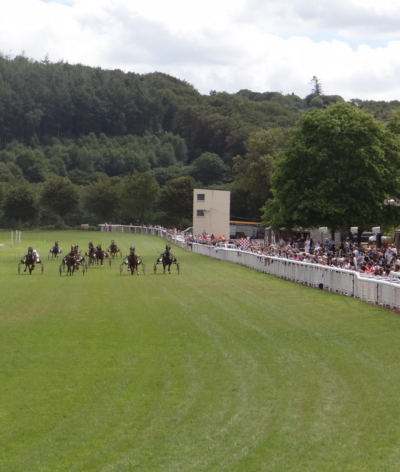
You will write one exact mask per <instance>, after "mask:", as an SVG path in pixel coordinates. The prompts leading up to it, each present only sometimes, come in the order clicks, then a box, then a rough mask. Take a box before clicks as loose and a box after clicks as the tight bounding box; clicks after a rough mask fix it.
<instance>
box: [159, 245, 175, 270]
mask: <svg viewBox="0 0 400 472" xmlns="http://www.w3.org/2000/svg"><path fill="white" fill-rule="evenodd" d="M161 258H162V265H163V268H164V274H165V269H166V267H168V273H169V274H170V273H171V264H172V263H173V262H174V259H175V257H174V255H173V254H172V252H171V246H170V245H169V244H167V245H166V246H165V252H163V253H162V254H161Z"/></svg>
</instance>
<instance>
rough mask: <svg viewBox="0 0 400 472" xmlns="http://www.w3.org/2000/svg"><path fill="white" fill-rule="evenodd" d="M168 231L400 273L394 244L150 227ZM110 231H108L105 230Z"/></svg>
mask: <svg viewBox="0 0 400 472" xmlns="http://www.w3.org/2000/svg"><path fill="white" fill-rule="evenodd" d="M107 226H108V228H107V227H106V224H104V227H105V228H104V229H105V230H106V231H107V229H108V230H109V231H110V230H111V228H112V226H111V224H108V225H107ZM149 227H150V228H154V229H158V230H163V231H166V232H167V233H168V234H169V235H171V236H172V237H175V238H177V239H179V240H181V241H184V242H186V243H189V244H190V243H198V244H205V245H207V246H213V247H215V248H216V249H218V248H226V249H231V250H232V249H233V250H236V251H238V253H239V251H246V252H251V253H255V254H257V255H259V256H270V257H277V258H281V259H287V260H291V261H299V262H306V263H309V264H320V265H324V266H329V267H337V268H339V269H346V270H353V271H358V272H360V273H363V274H365V275H369V276H375V277H382V276H383V277H385V276H388V275H389V274H390V272H392V271H393V272H400V253H399V254H397V251H396V247H395V245H394V244H387V245H384V246H382V247H380V248H377V247H376V245H375V244H361V245H358V244H357V243H354V242H353V241H351V240H350V239H349V238H347V239H345V240H344V241H341V242H340V243H338V244H337V243H336V244H335V242H334V241H332V240H331V239H329V238H326V239H325V240H324V242H323V244H321V243H319V242H314V241H313V240H312V238H311V237H310V236H307V237H306V238H305V239H296V238H291V237H289V238H287V239H286V240H285V239H284V238H279V239H278V240H277V241H275V242H274V243H272V244H265V242H264V241H263V240H255V239H250V238H249V237H247V238H240V239H231V238H226V237H225V236H224V235H223V236H214V235H213V234H208V233H206V232H203V233H202V234H197V235H194V234H192V233H191V232H188V231H185V232H183V231H182V232H181V231H179V230H177V229H176V228H171V229H167V228H164V227H162V226H159V225H156V226H147V228H149ZM106 228H107V229H106Z"/></svg>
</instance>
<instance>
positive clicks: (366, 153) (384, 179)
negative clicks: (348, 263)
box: [264, 103, 399, 231]
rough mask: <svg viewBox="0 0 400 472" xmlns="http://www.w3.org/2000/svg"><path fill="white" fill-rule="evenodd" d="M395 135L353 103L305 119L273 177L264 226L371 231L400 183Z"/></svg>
mask: <svg viewBox="0 0 400 472" xmlns="http://www.w3.org/2000/svg"><path fill="white" fill-rule="evenodd" d="M398 166H399V146H398V143H397V141H396V139H395V137H394V135H393V134H392V133H390V132H389V131H386V130H385V129H384V128H383V126H382V125H381V124H380V123H379V122H378V121H376V120H375V119H374V118H373V117H372V116H370V115H368V114H367V113H365V112H363V111H361V110H358V109H357V108H354V107H352V106H351V105H349V104H347V103H338V104H335V105H332V106H330V107H328V108H327V109H326V110H324V111H323V110H314V111H311V112H309V113H307V114H306V115H304V116H303V117H302V118H301V119H300V120H299V122H298V124H297V126H296V128H295V129H294V130H293V131H292V133H291V137H290V140H289V143H288V146H287V148H286V150H285V152H284V154H283V155H282V157H281V158H280V159H279V160H278V162H277V164H276V170H275V172H274V175H273V177H272V191H273V196H274V197H273V199H271V200H270V201H268V203H267V204H266V206H265V207H264V222H265V223H266V224H272V225H273V226H274V227H276V228H279V227H281V226H285V227H287V228H294V227H303V228H315V227H318V226H328V227H329V228H330V229H331V230H332V231H333V230H338V229H342V230H345V229H348V228H349V227H350V226H358V227H360V228H371V226H378V225H379V224H380V223H381V221H382V218H383V217H384V212H383V200H384V199H385V198H387V197H388V196H391V195H393V192H394V191H395V189H396V187H397V186H398V183H399V171H398Z"/></svg>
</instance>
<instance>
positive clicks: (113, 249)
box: [108, 239, 122, 257]
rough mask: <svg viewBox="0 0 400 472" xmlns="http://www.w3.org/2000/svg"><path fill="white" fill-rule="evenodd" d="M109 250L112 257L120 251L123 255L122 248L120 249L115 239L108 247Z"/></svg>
mask: <svg viewBox="0 0 400 472" xmlns="http://www.w3.org/2000/svg"><path fill="white" fill-rule="evenodd" d="M108 252H109V253H110V256H111V257H115V256H116V255H117V254H118V253H119V255H120V256H121V257H122V254H121V251H120V249H118V246H117V245H116V244H115V241H114V240H113V239H112V240H111V244H110V247H109V248H108Z"/></svg>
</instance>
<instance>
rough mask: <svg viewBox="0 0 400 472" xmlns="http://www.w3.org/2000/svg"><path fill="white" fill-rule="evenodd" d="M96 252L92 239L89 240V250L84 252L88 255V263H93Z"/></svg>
mask: <svg viewBox="0 0 400 472" xmlns="http://www.w3.org/2000/svg"><path fill="white" fill-rule="evenodd" d="M96 253H97V249H96V248H95V247H94V245H93V243H92V241H90V243H89V250H88V251H87V253H86V255H87V256H88V257H89V264H94V261H95V260H96Z"/></svg>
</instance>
